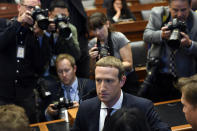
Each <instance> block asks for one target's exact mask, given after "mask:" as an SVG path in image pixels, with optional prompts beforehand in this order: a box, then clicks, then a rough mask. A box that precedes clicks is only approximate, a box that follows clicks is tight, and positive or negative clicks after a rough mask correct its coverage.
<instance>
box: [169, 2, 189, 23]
mask: <svg viewBox="0 0 197 131" xmlns="http://www.w3.org/2000/svg"><path fill="white" fill-rule="evenodd" d="M189 11H190V5H189V4H188V1H187V0H184V1H182V0H173V1H172V2H171V4H170V13H171V15H172V18H178V19H179V20H182V21H186V20H187V17H188V16H189Z"/></svg>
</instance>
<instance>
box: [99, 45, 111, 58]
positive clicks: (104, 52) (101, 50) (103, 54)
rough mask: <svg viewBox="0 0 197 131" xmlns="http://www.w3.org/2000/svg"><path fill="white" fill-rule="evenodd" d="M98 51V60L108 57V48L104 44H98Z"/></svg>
mask: <svg viewBox="0 0 197 131" xmlns="http://www.w3.org/2000/svg"><path fill="white" fill-rule="evenodd" d="M98 51H99V55H100V58H103V57H106V56H109V47H108V46H106V45H105V44H100V46H99V47H98Z"/></svg>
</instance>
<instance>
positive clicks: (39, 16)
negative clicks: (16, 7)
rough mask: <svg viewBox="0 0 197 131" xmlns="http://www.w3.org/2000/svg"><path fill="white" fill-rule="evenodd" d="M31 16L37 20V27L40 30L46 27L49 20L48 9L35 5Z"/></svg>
mask: <svg viewBox="0 0 197 131" xmlns="http://www.w3.org/2000/svg"><path fill="white" fill-rule="evenodd" d="M32 18H33V19H34V21H37V23H38V27H39V28H40V29H42V30H46V29H48V26H49V20H48V10H47V9H45V10H43V9H41V8H40V7H39V6H35V7H34V10H33V12H32Z"/></svg>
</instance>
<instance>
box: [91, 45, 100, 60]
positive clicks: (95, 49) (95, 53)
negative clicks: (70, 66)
mask: <svg viewBox="0 0 197 131" xmlns="http://www.w3.org/2000/svg"><path fill="white" fill-rule="evenodd" d="M98 54H99V51H98V47H97V46H94V47H92V48H91V49H90V50H89V55H90V57H91V58H92V59H96V58H97V57H98Z"/></svg>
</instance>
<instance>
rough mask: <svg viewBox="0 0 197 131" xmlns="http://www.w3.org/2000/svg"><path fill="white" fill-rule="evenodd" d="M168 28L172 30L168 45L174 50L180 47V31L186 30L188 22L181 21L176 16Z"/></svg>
mask: <svg viewBox="0 0 197 131" xmlns="http://www.w3.org/2000/svg"><path fill="white" fill-rule="evenodd" d="M168 29H169V30H171V35H170V38H169V41H168V46H169V47H170V48H172V49H173V50H175V49H178V48H179V47H180V43H181V42H180V41H181V34H180V32H186V23H185V22H184V21H180V20H179V19H177V18H174V19H173V20H172V23H171V24H169V25H168Z"/></svg>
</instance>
